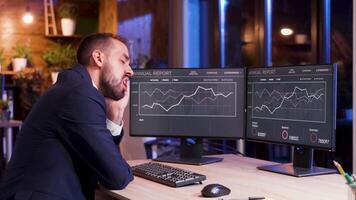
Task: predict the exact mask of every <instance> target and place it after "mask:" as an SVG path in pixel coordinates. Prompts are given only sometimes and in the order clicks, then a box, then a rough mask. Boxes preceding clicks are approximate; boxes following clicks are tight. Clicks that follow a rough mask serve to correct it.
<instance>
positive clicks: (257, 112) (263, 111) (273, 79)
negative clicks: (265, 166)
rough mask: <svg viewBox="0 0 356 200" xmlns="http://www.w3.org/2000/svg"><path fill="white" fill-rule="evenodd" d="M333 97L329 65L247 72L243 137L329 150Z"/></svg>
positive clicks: (333, 75)
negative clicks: (245, 123)
mask: <svg viewBox="0 0 356 200" xmlns="http://www.w3.org/2000/svg"><path fill="white" fill-rule="evenodd" d="M335 94H336V68H334V67H333V65H313V66H290V67H270V68H254V69H250V70H249V71H248V84H247V102H248V103H247V119H246V120H247V126H246V138H247V139H252V140H258V141H266V142H274V143H283V144H293V145H296V146H298V145H300V146H309V147H313V148H320V149H328V150H333V149H334V147H335V145H334V144H335V125H336V124H335V121H336V117H335V116H336V110H335V108H336V106H335V105H336V98H335V96H336V95H335Z"/></svg>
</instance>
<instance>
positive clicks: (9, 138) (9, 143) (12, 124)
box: [0, 120, 22, 162]
mask: <svg viewBox="0 0 356 200" xmlns="http://www.w3.org/2000/svg"><path fill="white" fill-rule="evenodd" d="M21 124H22V121H18V120H9V121H0V128H3V129H4V134H5V141H6V142H5V145H6V154H5V158H6V162H9V161H10V158H11V154H12V149H13V144H14V141H13V134H12V133H13V132H12V128H16V127H18V128H21Z"/></svg>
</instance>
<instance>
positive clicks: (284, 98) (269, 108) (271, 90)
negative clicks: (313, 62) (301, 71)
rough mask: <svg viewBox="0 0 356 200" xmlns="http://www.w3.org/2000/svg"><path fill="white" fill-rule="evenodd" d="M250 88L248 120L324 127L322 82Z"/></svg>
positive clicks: (324, 86) (324, 84) (276, 84)
mask: <svg viewBox="0 0 356 200" xmlns="http://www.w3.org/2000/svg"><path fill="white" fill-rule="evenodd" d="M250 84H252V91H251V92H250V94H249V95H252V106H251V107H252V117H253V118H265V119H275V120H290V121H307V122H308V121H309V122H320V123H324V122H325V119H326V113H325V107H326V101H325V96H326V82H319V81H315V82H303V81H299V82H270V83H260V82H256V83H250Z"/></svg>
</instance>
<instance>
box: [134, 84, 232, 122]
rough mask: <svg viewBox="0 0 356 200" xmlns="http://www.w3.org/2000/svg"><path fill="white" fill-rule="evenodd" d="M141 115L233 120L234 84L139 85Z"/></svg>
mask: <svg viewBox="0 0 356 200" xmlns="http://www.w3.org/2000/svg"><path fill="white" fill-rule="evenodd" d="M139 96H140V101H139V102H140V103H139V109H140V110H139V113H140V114H141V115H165V116H167V115H173V116H207V117H208V116H209V117H211V116H222V117H224V116H230V117H231V116H236V105H235V104H236V83H216V82H199V83H196V82H184V83H182V82H180V83H169V84H167V83H165V84H162V83H151V84H140V85H139Z"/></svg>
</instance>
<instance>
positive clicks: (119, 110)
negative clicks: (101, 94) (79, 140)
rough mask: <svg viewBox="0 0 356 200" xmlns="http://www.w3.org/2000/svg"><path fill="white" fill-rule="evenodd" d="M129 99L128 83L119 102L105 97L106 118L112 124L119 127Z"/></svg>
mask: <svg viewBox="0 0 356 200" xmlns="http://www.w3.org/2000/svg"><path fill="white" fill-rule="evenodd" d="M129 99H130V83H128V84H127V88H126V90H125V91H124V97H123V98H121V99H120V100H117V101H116V100H113V99H110V98H107V97H105V103H106V117H107V118H108V119H109V120H111V121H112V122H114V123H116V124H118V125H121V122H122V119H123V117H124V111H125V108H126V106H127V104H128V103H129Z"/></svg>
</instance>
